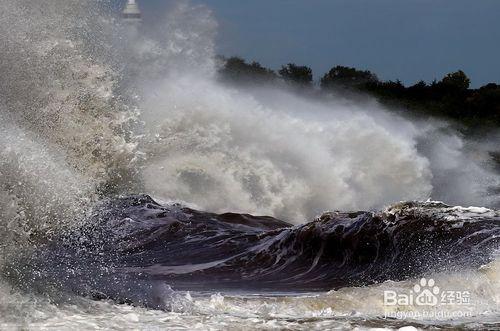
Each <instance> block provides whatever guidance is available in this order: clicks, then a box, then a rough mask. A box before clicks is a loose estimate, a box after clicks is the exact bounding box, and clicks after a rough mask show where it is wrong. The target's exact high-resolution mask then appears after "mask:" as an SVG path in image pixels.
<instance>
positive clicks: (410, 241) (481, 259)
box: [0, 0, 500, 330]
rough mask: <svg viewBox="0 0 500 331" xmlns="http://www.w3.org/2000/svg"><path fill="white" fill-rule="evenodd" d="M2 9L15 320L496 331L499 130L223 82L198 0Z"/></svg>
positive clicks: (1, 175)
mask: <svg viewBox="0 0 500 331" xmlns="http://www.w3.org/2000/svg"><path fill="white" fill-rule="evenodd" d="M0 5H1V6H2V13H1V14H0V27H1V29H2V31H3V33H2V34H1V35H0V45H1V48H0V128H1V130H0V236H1V238H0V273H1V276H0V328H1V329H33V330H38V329H57V330H60V329H74V328H78V329H110V328H111V329H151V330H155V329H166V328H170V329H188V330H192V329H201V330H207V329H251V328H258V329H326V328H341V329H351V328H358V329H373V328H382V329H398V328H406V329H408V330H410V329H412V328H427V327H431V326H439V327H449V328H456V327H463V328H471V329H476V328H495V327H498V323H499V322H500V315H499V312H498V307H499V306H498V305H499V301H500V291H499V282H500V278H499V274H498V259H497V258H496V255H495V254H496V251H497V249H498V240H499V239H498V238H499V236H498V231H499V230H498V226H497V224H498V220H499V214H498V211H495V210H498V208H499V206H500V197H499V196H498V193H495V192H498V190H497V191H495V188H498V186H499V184H500V175H499V174H498V173H497V172H495V170H494V167H493V166H492V165H491V164H490V161H491V160H490V159H489V154H488V152H489V151H490V150H491V148H492V146H493V147H495V145H496V144H495V141H496V140H498V132H491V133H488V135H486V136H487V139H485V140H484V141H479V140H472V139H470V138H466V137H463V136H462V135H461V134H460V133H459V132H458V131H456V130H455V129H454V128H453V126H451V125H450V124H448V123H443V122H439V121H429V120H427V119H407V118H403V117H400V116H397V115H395V114H394V113H391V112H389V111H387V110H385V109H384V108H383V107H382V106H381V105H380V104H378V103H377V102H375V101H367V100H359V101H353V100H348V99H345V98H343V97H342V96H340V95H336V96H331V97H330V98H328V99H322V100H317V99H313V98H311V97H307V96H304V95H298V94H297V93H295V92H293V91H291V90H289V89H288V88H287V87H285V86H274V87H270V86H268V87H262V88H252V89H243V88H240V87H234V86H228V85H227V84H223V83H221V82H219V81H218V78H217V68H218V66H219V65H221V64H220V63H219V62H218V60H217V58H216V51H215V37H216V34H217V29H218V26H217V22H216V21H215V20H214V18H213V15H212V13H211V11H210V9H209V8H206V7H204V6H199V5H192V4H190V3H188V2H180V3H179V4H177V5H176V6H173V7H171V8H169V11H168V12H166V13H165V15H164V19H163V20H159V21H158V22H154V27H150V28H149V29H145V28H137V27H131V26H126V25H123V22H121V21H120V19H119V18H118V17H117V16H116V13H114V12H113V10H112V9H113V6H112V3H111V2H107V1H77V0H51V1H48V0H47V1H46V0H39V1H28V0H0ZM492 142H493V143H492ZM137 194H149V195H151V196H152V197H154V199H155V200H156V201H158V202H159V203H160V204H158V205H157V204H156V202H152V201H149V200H148V201H149V202H147V203H142V202H141V203H133V201H134V199H136V198H137ZM429 198H432V199H435V200H442V201H444V202H446V203H447V205H444V204H440V203H436V202H432V201H429V202H427V203H424V202H421V203H412V202H408V203H402V204H397V202H398V201H426V200H428V199H429ZM144 199H146V198H144ZM124 201H125V202H124ZM148 204H149V205H148ZM452 205H464V206H470V205H474V206H480V207H471V208H463V207H452ZM117 206H118V207H117ZM197 210H204V211H206V212H201V211H197ZM329 210H330V211H335V210H345V211H355V210H367V211H368V212H366V213H347V214H343V213H338V212H330V213H325V212H326V211H329ZM376 211H380V212H376ZM229 213H232V214H229ZM247 214H255V215H269V217H251V216H248V215H247ZM318 215H322V216H318ZM391 215H392V216H391ZM278 219H280V220H285V222H282V221H278ZM308 222H310V223H308ZM395 222H396V223H395ZM195 225H196V226H195ZM153 230H154V231H153ZM350 231H351V232H350ZM363 231H365V232H363ZM363 233H364V235H361V234H363ZM398 234H400V235H398ZM160 239H161V240H160ZM372 239H374V241H373V242H372V241H371V240H372ZM375 239H376V240H375ZM166 243H171V244H172V245H174V244H175V245H177V246H169V245H167V244H166ZM113 245H115V246H113ZM148 245H149V246H148ZM186 245H187V246H186ZM363 245H365V246H363ZM405 247H406V248H407V249H406V250H405V249H403V248H405ZM395 248H398V249H399V250H396V249H395ZM172 252H174V253H175V254H174V253H172ZM234 252H238V254H236V255H235V253H234ZM396 253H397V254H396ZM339 254H345V255H339ZM181 257H182V259H181ZM176 258H177V259H176ZM248 261H251V262H252V263H249V262H248ZM421 278H425V282H423V283H421V282H422V279H421ZM430 279H432V282H430ZM416 285H418V286H419V287H418V288H417V287H416ZM417 289H418V291H417ZM425 290H427V292H425V293H426V294H429V293H430V296H427V298H428V299H429V300H431V301H430V302H427V303H430V304H422V305H420V304H417V303H418V302H415V301H412V300H410V298H409V297H410V296H411V295H412V294H414V297H415V298H416V297H417V296H418V295H419V294H421V293H424V291H425ZM428 291H430V292H428ZM433 291H435V292H436V293H437V294H436V293H434V292H433ZM394 293H396V295H399V297H398V298H399V299H401V300H403V301H399V302H398V304H397V305H391V304H389V303H390V302H389V303H388V302H384V298H385V299H386V301H387V300H388V298H389V299H390V298H392V295H393V294H394ZM443 293H444V299H443V297H441V295H443ZM384 296H385V297H384ZM433 297H435V298H436V299H439V300H441V299H443V300H445V299H446V298H448V299H446V300H448V301H450V300H451V298H452V297H453V298H454V299H453V300H452V301H453V302H447V301H446V300H445V302H444V303H443V302H440V304H434V305H432V303H433V302H432V298H433ZM406 299H408V300H409V301H412V302H411V303H410V302H409V303H408V304H407V303H406V302H405V301H404V300H406ZM389 301H390V300H389Z"/></svg>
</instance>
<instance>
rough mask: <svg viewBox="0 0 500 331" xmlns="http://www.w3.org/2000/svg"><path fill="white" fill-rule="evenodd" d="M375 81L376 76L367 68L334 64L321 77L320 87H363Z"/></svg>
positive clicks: (376, 79) (376, 80)
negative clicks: (363, 69)
mask: <svg viewBox="0 0 500 331" xmlns="http://www.w3.org/2000/svg"><path fill="white" fill-rule="evenodd" d="M376 82H378V78H377V76H376V75H375V74H373V73H371V72H370V71H368V70H365V71H362V70H357V69H355V68H351V67H344V66H336V67H333V68H332V69H331V70H330V71H329V72H328V73H326V74H325V75H324V76H323V78H321V88H323V89H329V88H335V87H337V88H338V87H342V88H363V87H365V86H366V85H367V84H369V83H376Z"/></svg>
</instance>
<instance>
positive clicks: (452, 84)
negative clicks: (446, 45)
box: [440, 70, 470, 91]
mask: <svg viewBox="0 0 500 331" xmlns="http://www.w3.org/2000/svg"><path fill="white" fill-rule="evenodd" d="M440 84H441V85H442V86H444V87H446V88H450V89H453V90H459V91H464V90H467V89H468V88H469V86H470V79H469V77H467V75H466V74H465V73H464V72H463V71H462V70H459V71H456V72H452V73H449V74H447V75H446V76H445V77H444V78H443V79H442V80H441V82H440Z"/></svg>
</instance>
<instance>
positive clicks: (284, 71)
mask: <svg viewBox="0 0 500 331" xmlns="http://www.w3.org/2000/svg"><path fill="white" fill-rule="evenodd" d="M279 74H280V76H281V78H283V79H284V80H285V81H287V82H292V83H296V84H299V85H311V84H312V81H313V73H312V69H311V68H309V67H306V66H298V65H296V64H294V63H289V64H287V65H286V66H282V67H281V70H280V71H279Z"/></svg>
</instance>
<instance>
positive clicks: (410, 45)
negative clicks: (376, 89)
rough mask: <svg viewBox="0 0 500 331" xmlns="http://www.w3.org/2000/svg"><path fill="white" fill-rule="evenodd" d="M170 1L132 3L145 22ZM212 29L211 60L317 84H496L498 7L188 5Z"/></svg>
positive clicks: (411, 0)
mask: <svg viewBox="0 0 500 331" xmlns="http://www.w3.org/2000/svg"><path fill="white" fill-rule="evenodd" d="M172 2H173V0H142V1H141V0H139V3H140V4H141V7H142V8H143V9H144V11H145V16H146V18H147V16H148V14H149V15H151V14H152V13H153V12H155V11H156V12H158V11H157V9H159V8H158V7H165V8H167V7H168V4H169V3H172ZM192 2H196V3H202V4H205V5H207V6H208V7H210V8H211V9H212V10H213V12H214V14H215V16H216V17H217V19H218V21H219V25H220V28H219V36H218V40H217V47H218V52H219V53H220V54H221V55H226V56H231V55H240V56H242V57H244V58H246V59H249V60H256V61H259V62H261V63H262V64H263V65H265V66H269V67H271V68H273V69H277V68H279V67H280V66H281V65H282V64H285V63H288V62H295V63H297V64H305V65H309V66H311V67H312V68H313V70H314V72H315V76H316V78H318V77H319V76H320V75H322V74H323V73H324V72H326V71H327V70H328V69H329V68H331V67H332V66H334V65H338V64H340V65H347V66H354V67H357V68H362V69H369V70H372V71H373V72H375V73H376V74H377V75H378V76H379V77H380V78H381V79H393V80H395V79H398V78H399V79H401V80H402V81H403V82H404V83H414V82H416V81H418V80H420V79H423V80H426V81H432V80H433V79H440V78H441V77H442V76H443V75H444V74H445V73H448V72H451V71H455V70H458V69H463V70H464V71H465V72H466V73H467V74H468V75H469V76H470V77H471V79H472V83H473V85H475V86H478V85H482V84H484V83H486V82H500V0H193V1H192Z"/></svg>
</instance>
